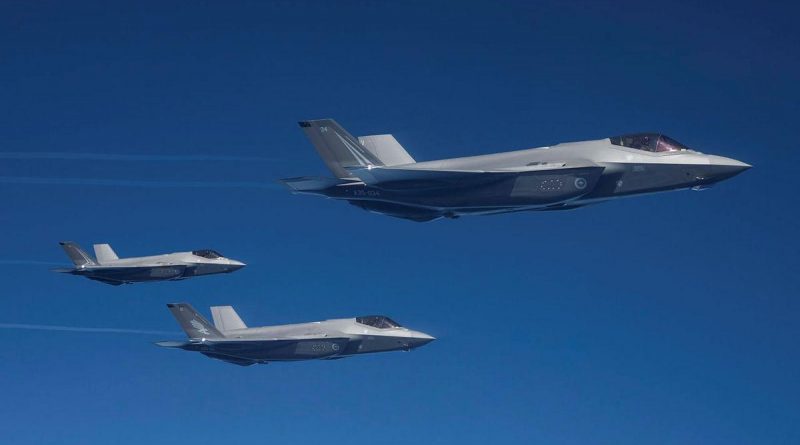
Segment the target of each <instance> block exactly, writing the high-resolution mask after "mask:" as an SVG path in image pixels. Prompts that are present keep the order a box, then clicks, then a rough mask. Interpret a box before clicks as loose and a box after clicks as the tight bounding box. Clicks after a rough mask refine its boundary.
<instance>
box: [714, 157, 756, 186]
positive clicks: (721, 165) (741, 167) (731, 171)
mask: <svg viewBox="0 0 800 445" xmlns="http://www.w3.org/2000/svg"><path fill="white" fill-rule="evenodd" d="M709 161H710V162H709V165H708V172H707V174H706V177H705V178H704V179H706V180H708V181H709V182H719V181H723V180H725V179H729V178H732V177H734V176H736V175H738V174H739V173H741V172H743V171H745V170H748V169H750V168H751V167H752V166H751V165H750V164H747V163H745V162H742V161H737V160H736V159H731V158H726V157H723V156H709Z"/></svg>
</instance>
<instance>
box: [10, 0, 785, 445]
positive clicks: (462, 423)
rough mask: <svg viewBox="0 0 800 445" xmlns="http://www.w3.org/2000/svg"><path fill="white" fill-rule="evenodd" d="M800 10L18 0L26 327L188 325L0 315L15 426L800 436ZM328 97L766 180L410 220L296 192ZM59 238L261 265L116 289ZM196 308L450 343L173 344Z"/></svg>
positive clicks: (122, 438)
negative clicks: (396, 348) (366, 324)
mask: <svg viewBox="0 0 800 445" xmlns="http://www.w3.org/2000/svg"><path fill="white" fill-rule="evenodd" d="M798 12H800V11H798V10H797V7H796V6H777V5H776V4H772V3H763V2H761V3H755V2H725V3H720V4H717V5H713V4H704V5H697V4H694V3H678V2H668V3H663V2H662V3H652V2H649V3H646V4H640V2H631V3H607V2H586V3H582V2H572V1H567V2H553V3H549V4H538V3H535V2H524V3H521V4H516V3H513V2H483V3H480V2H457V3H456V2H394V3H379V2H375V3H373V2H335V3H334V2H311V1H301V2H289V1H281V2H137V3H136V4H122V3H120V4H108V3H106V2H98V3H70V4H66V3H63V2H24V1H11V2H4V3H3V5H2V6H0V55H1V56H2V64H1V65H0V67H2V69H0V98H1V99H2V104H3V106H2V107H0V150H1V151H2V152H1V153H0V156H2V157H0V205H1V206H2V209H3V211H2V212H0V225H1V226H2V228H3V230H2V232H3V235H2V243H0V245H2V253H0V264H2V265H3V270H4V272H3V273H2V281H3V291H2V293H0V304H1V305H2V308H3V311H2V314H0V323H4V324H8V323H27V324H42V325H59V326H76V327H96V328H116V329H143V330H160V331H174V332H175V335H174V336H170V335H166V336H164V335H161V336H159V335H136V334H122V333H119V334H114V333H98V332H85V333H81V332H50V331H36V330H22V329H8V328H4V329H0V338H1V339H2V341H3V348H1V349H0V394H2V398H1V399H0V400H2V404H0V439H2V442H4V443H16V444H60V443H86V444H92V443H98V444H99V443H109V442H111V443H120V444H126V443H131V444H141V443H165V442H169V441H181V442H191V443H220V442H222V441H225V442H226V443H236V442H237V441H241V442H244V441H259V442H271V443H286V442H291V443H308V442H310V441H326V442H327V443H345V442H346V443H352V442H353V441H359V440H363V441H368V442H380V443H382V444H407V443H411V442H414V443H430V444H451V443H459V444H461V443H486V442H488V441H493V442H496V443H525V444H528V443H548V444H586V443H614V444H640V443H656V444H709V443H719V444H726V445H731V444H753V443H771V444H777V443H787V444H788V443H798V441H800V408H798V407H800V382H799V381H798V379H797V376H798V375H800V359H799V358H798V355H797V344H796V342H797V338H798V334H800V327H798V323H797V319H798V315H800V301H798V297H800V295H798V291H799V290H800V279H799V278H798V274H797V267H798V257H797V252H798V249H799V248H800V243H799V242H798V238H797V222H796V220H797V198H796V192H795V190H796V181H795V177H796V171H797V167H796V166H797V165H798V162H800V155H798V150H797V136H796V134H795V133H796V127H797V116H798V112H800V109H798V104H799V103H800V91H799V89H798V85H797V79H798V76H799V75H800V57H799V56H798V53H797V50H796V47H797V42H798V41H800V32H798V30H797V27H796V23H795V17H796V16H797V14H798ZM320 117H333V118H336V119H337V120H338V121H339V122H340V123H341V124H342V125H343V126H344V127H345V128H347V129H348V130H350V131H351V132H352V133H353V134H357V135H361V134H374V133H385V132H387V133H393V134H394V135H395V136H396V138H397V139H398V140H399V141H400V142H401V143H402V144H403V145H404V146H405V147H406V148H407V149H408V150H409V152H410V153H411V154H412V156H414V157H415V158H417V159H418V160H430V159H436V158H443V157H453V156H459V155H470V154H479V153H489V152H495V151H503V150H510V149H517V148H528V147H535V146H542V145H549V144H554V143H558V142H566V141H575V140H582V139H596V138H601V137H606V136H609V135H613V134H618V133H626V132H636V131H651V130H653V131H662V132H664V133H667V134H669V135H671V136H673V137H674V138H676V139H678V140H679V141H681V142H683V143H685V144H687V145H689V146H692V147H695V148H697V149H699V150H701V151H704V152H708V153H715V154H720V155H723V156H728V157H733V158H736V159H741V160H743V161H746V162H748V163H751V164H753V165H754V168H753V169H751V170H750V171H748V172H746V173H745V174H743V175H741V176H739V177H736V178H734V179H732V180H730V181H728V182H725V183H723V184H721V185H719V186H718V187H715V188H714V189H712V190H710V191H707V192H701V193H693V192H680V193H670V194H662V195H658V196H650V197H642V198H637V199H630V200H623V201H618V202H613V203H608V204H604V205H599V206H596V207H593V208H585V209H580V210H577V211H573V212H553V213H527V214H511V215H502V216H494V217H473V218H462V219H460V220H456V221H437V222H433V223H428V224H416V223H411V222H408V221H402V220H397V219H393V218H388V217H383V216H379V215H373V214H370V213H366V212H363V211H361V210H359V209H356V208H354V207H352V206H348V205H346V204H343V203H339V202H334V201H331V200H323V199H315V198H314V197H306V196H292V195H291V194H289V193H287V192H285V191H284V190H282V189H281V188H280V187H279V186H278V185H276V184H275V182H274V180H275V179H277V178H281V177H287V176H298V175H305V174H324V173H326V170H325V167H324V165H323V164H322V162H321V161H320V160H319V159H318V157H317V156H316V153H315V152H314V150H313V148H312V147H311V145H310V144H309V143H308V142H307V141H306V140H305V138H304V136H303V134H302V133H301V132H300V130H299V128H297V126H296V121H298V120H301V119H311V118H320ZM42 153H45V154H42ZM48 153H49V154H48ZM97 154H103V155H104V156H98V155H97ZM215 157H226V158H227V159H224V160H223V159H219V158H215ZM64 239H71V240H74V241H77V242H79V243H82V244H84V245H85V246H87V247H88V246H89V245H91V244H92V243H96V242H109V243H111V244H112V245H113V246H114V248H115V249H116V250H117V252H118V253H120V254H121V255H128V256H135V255H146V254H151V253H156V252H160V251H180V250H190V249H194V248H203V247H211V248H214V249H217V250H220V251H221V252H223V253H224V254H226V255H229V256H231V257H234V258H238V259H241V260H243V261H245V262H247V263H248V264H249V267H247V268H245V269H243V270H242V271H240V272H237V273H236V274H233V275H225V276H215V277H205V278H200V279H196V280H189V281H184V282H167V283H154V284H144V285H134V286H123V287H119V288H115V287H110V286H104V285H101V284H99V283H94V282H90V281H88V280H84V279H79V278H77V277H71V276H64V275H59V274H55V273H51V272H49V270H48V269H49V268H51V267H55V265H56V264H64V265H66V264H68V263H67V259H66V257H65V256H64V255H63V253H62V252H61V250H60V249H59V247H58V244H57V242H58V241H59V240H64ZM39 263H41V264H39ZM51 263H52V264H51ZM173 301H188V302H191V303H192V304H193V305H195V306H196V307H198V308H201V310H203V311H207V307H208V306H210V305H217V304H231V305H234V306H235V307H236V308H237V310H238V311H239V313H240V314H241V316H242V317H243V318H244V320H245V322H247V323H249V324H253V325H259V324H277V323H291V322H301V321H309V320H318V319H325V318H335V317H348V316H355V315H360V314H370V313H385V314H387V315H390V316H391V317H393V318H395V319H396V320H398V321H400V322H401V323H403V324H406V325H408V326H410V327H412V328H416V329H420V330H423V331H426V332H430V333H431V334H433V335H435V336H436V337H437V338H438V341H436V342H434V343H432V344H430V345H429V346H426V347H425V348H422V349H419V350H417V351H414V352H412V353H408V354H405V353H394V354H378V355H372V356H364V357H356V358H352V359H348V360H340V361H333V362H305V363H290V364H271V365H267V366H261V367H250V368H239V367H236V366H230V365H226V364H223V363H221V362H217V361H213V360H208V359H205V358H204V357H200V356H195V355H192V354H189V353H185V352H182V351H174V350H165V349H160V348H157V347H155V346H153V345H152V344H151V342H153V341H157V340H162V339H165V338H180V337H181V335H182V334H180V333H179V331H178V329H177V325H176V324H175V322H174V320H173V319H172V317H171V316H170V314H169V312H168V311H167V310H166V308H165V307H164V305H165V303H167V302H173Z"/></svg>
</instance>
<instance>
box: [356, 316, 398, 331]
mask: <svg viewBox="0 0 800 445" xmlns="http://www.w3.org/2000/svg"><path fill="white" fill-rule="evenodd" d="M356 323H361V324H365V325H367V326H372V327H373V328H378V329H389V328H399V327H401V326H400V324H399V323H397V322H396V321H394V320H392V319H391V318H389V317H385V316H383V315H368V316H364V317H356Z"/></svg>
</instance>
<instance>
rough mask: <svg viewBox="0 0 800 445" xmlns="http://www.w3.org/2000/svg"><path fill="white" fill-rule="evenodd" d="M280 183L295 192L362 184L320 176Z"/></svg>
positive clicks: (290, 179) (287, 179) (285, 180)
mask: <svg viewBox="0 0 800 445" xmlns="http://www.w3.org/2000/svg"><path fill="white" fill-rule="evenodd" d="M280 181H281V182H282V183H283V184H284V185H286V186H287V187H289V188H290V189H292V191H295V192H315V191H320V190H325V189H328V188H331V187H335V186H337V185H344V184H352V183H354V182H360V181H358V180H357V179H349V180H348V179H337V178H324V177H319V176H301V177H298V178H286V179H281V180H280Z"/></svg>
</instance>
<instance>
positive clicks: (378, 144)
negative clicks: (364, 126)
mask: <svg viewBox="0 0 800 445" xmlns="http://www.w3.org/2000/svg"><path fill="white" fill-rule="evenodd" d="M358 141H359V142H361V145H363V146H364V148H366V149H367V151H369V152H370V153H372V154H373V155H375V157H376V158H378V159H380V160H381V162H383V165H386V166H387V167H388V166H392V165H405V164H413V163H414V162H415V161H414V158H412V157H411V155H409V154H408V152H407V151H406V149H405V148H403V146H402V145H400V143H399V142H397V139H395V138H394V136H392V135H391V134H377V135H372V136H359V137H358Z"/></svg>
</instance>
